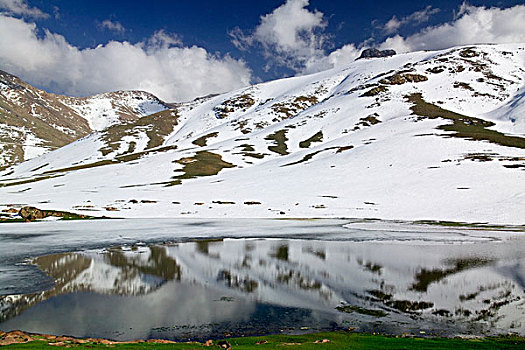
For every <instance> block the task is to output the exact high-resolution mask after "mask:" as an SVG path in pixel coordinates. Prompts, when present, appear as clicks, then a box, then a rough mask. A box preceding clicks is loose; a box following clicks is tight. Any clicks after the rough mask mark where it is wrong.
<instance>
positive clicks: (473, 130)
mask: <svg viewBox="0 0 525 350" xmlns="http://www.w3.org/2000/svg"><path fill="white" fill-rule="evenodd" d="M406 98H407V99H408V101H410V102H412V103H413V105H412V107H410V109H411V110H412V112H413V113H414V114H416V115H418V116H421V117H427V118H430V119H434V118H443V119H448V120H451V121H452V124H446V125H440V126H439V127H438V129H440V130H445V131H453V132H454V133H453V134H449V135H447V136H453V137H460V138H464V139H469V140H475V141H488V142H490V143H495V144H498V145H501V146H507V147H516V148H525V138H523V137H517V136H507V135H505V134H502V133H500V132H498V131H494V130H489V129H487V128H489V127H491V126H494V125H495V124H494V123H492V122H489V121H486V120H483V119H479V118H474V117H468V116H466V115H462V114H459V113H455V112H452V111H449V110H446V109H443V108H441V107H438V106H436V105H433V104H431V103H428V102H425V101H424V100H423V97H422V95H421V94H420V93H416V94H411V95H408V96H406Z"/></svg>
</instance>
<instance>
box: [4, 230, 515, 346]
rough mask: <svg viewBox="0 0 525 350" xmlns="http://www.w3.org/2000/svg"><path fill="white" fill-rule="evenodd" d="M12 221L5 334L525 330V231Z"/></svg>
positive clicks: (181, 335)
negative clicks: (61, 223) (105, 224)
mask: <svg viewBox="0 0 525 350" xmlns="http://www.w3.org/2000/svg"><path fill="white" fill-rule="evenodd" d="M99 225H100V224H99ZM141 225H142V226H141ZM11 227H12V231H11V232H5V231H6V230H5V229H4V227H0V230H2V231H0V253H2V255H0V256H1V257H2V258H1V261H0V266H1V267H2V268H3V269H4V270H10V269H11V270H12V271H16V276H19V277H18V278H17V277H16V276H15V275H13V274H11V275H10V274H9V273H7V272H2V271H0V287H2V289H1V290H2V294H3V296H0V329H2V330H10V329H23V330H26V331H31V332H42V333H51V334H67V335H74V336H80V337H87V336H94V337H105V338H111V339H119V340H128V339H139V338H141V339H144V338H159V337H160V338H167V339H177V340H181V339H201V340H202V339H206V338H210V337H223V336H225V335H250V334H267V333H279V332H291V333H294V332H301V331H310V330H333V329H347V328H349V327H355V328H356V329H357V330H360V331H381V332H388V333H404V332H410V333H416V334H420V332H425V334H438V335H456V334H475V335H482V334H501V333H508V332H515V333H519V334H522V335H523V334H525V324H523V322H524V321H525V305H524V300H525V299H524V297H525V295H524V289H525V239H524V238H523V237H521V234H520V233H519V232H518V233H509V232H490V231H485V230H483V231H468V230H457V229H449V228H447V229H445V228H427V227H426V228H421V227H419V228H414V227H412V226H406V225H401V224H395V223H390V224H388V225H384V224H379V223H369V224H366V225H363V224H362V223H356V222H348V221H345V220H329V221H326V220H320V221H312V222H308V221H307V222H302V221H280V222H278V221H275V220H261V221H260V222H258V221H253V220H252V221H242V220H241V221H230V222H229V221H206V222H202V221H201V222H193V221H186V222H175V223H174V222H171V221H161V222H150V224H149V225H148V223H147V222H145V221H140V220H139V221H136V222H134V223H131V224H130V222H129V221H127V220H126V221H122V222H118V224H116V225H114V226H108V228H107V229H106V230H105V231H104V228H103V225H101V226H88V225H83V223H79V224H75V225H66V226H61V225H58V224H57V223H53V224H52V225H50V226H46V225H18V226H14V225H12V226H11ZM388 228H389V229H388ZM95 229H96V230H97V231H90V230H95ZM98 230H101V231H98ZM239 237H249V238H239ZM268 237H271V238H268ZM195 239H197V241H195ZM163 241H164V243H162V242H163ZM57 242H61V243H62V244H61V245H58V244H57ZM9 248H11V249H9ZM4 253H5V254H4ZM27 259H30V260H27ZM23 261H26V263H25V264H22V265H20V263H21V262H23ZM29 261H30V262H31V263H32V264H27V263H28V262H29ZM19 273H22V274H19ZM6 281H9V282H10V283H9V285H7V284H6V283H5V282H6Z"/></svg>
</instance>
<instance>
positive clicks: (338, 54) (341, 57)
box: [300, 44, 361, 74]
mask: <svg viewBox="0 0 525 350" xmlns="http://www.w3.org/2000/svg"><path fill="white" fill-rule="evenodd" d="M360 54H361V50H360V49H359V48H357V47H356V46H355V45H354V44H347V45H345V46H343V47H341V48H340V49H337V50H335V51H332V52H331V53H330V54H328V55H326V56H322V57H311V58H310V59H309V60H307V61H306V63H305V65H304V69H303V70H302V71H301V72H300V73H301V74H309V73H315V72H320V71H323V70H327V69H331V68H335V67H341V66H344V65H346V64H349V63H351V62H353V61H354V60H355V59H356V58H357V57H359V55H360Z"/></svg>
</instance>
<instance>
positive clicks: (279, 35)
mask: <svg viewBox="0 0 525 350" xmlns="http://www.w3.org/2000/svg"><path fill="white" fill-rule="evenodd" d="M308 5H309V0H287V1H286V3H284V4H283V5H281V6H279V7H278V8H276V9H275V10H273V11H272V12H271V13H269V14H266V15H264V16H261V20H260V23H259V25H258V26H257V27H256V28H255V30H254V31H253V33H251V34H248V35H247V34H244V33H243V32H242V31H241V30H240V29H239V28H235V29H234V30H233V31H231V32H230V36H231V37H232V42H233V44H234V45H236V46H237V47H238V48H239V49H241V50H246V49H247V48H249V47H250V46H254V45H257V44H260V45H261V46H262V48H263V52H264V54H265V57H266V58H267V59H269V60H270V61H271V62H275V63H277V64H279V65H282V66H286V67H289V68H292V69H296V70H298V69H301V68H302V67H303V66H304V64H305V63H306V62H307V61H308V60H309V59H311V58H312V57H316V56H318V57H322V56H323V55H324V51H323V44H324V43H325V40H326V38H327V36H326V35H325V34H323V30H324V28H325V27H326V22H325V21H324V19H323V13H321V12H319V11H317V10H314V11H310V10H308V9H307V8H306V7H307V6H308Z"/></svg>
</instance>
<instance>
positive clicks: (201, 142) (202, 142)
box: [192, 132, 219, 147]
mask: <svg viewBox="0 0 525 350" xmlns="http://www.w3.org/2000/svg"><path fill="white" fill-rule="evenodd" d="M217 135H219V133H218V132H210V133H209V134H206V135H204V136H201V137H199V138H198V139H196V140H194V141H193V142H192V143H193V144H194V145H197V146H200V147H204V146H206V143H207V142H208V139H209V138H212V137H217Z"/></svg>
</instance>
